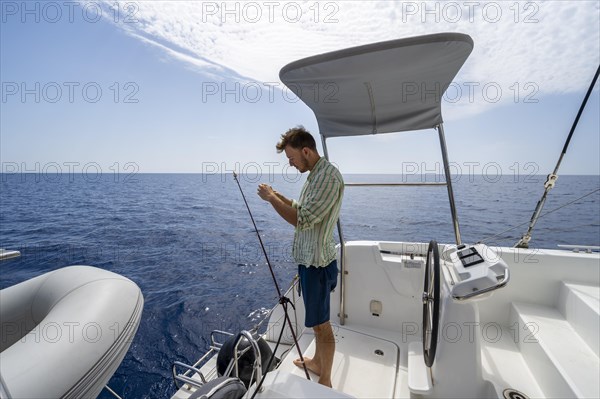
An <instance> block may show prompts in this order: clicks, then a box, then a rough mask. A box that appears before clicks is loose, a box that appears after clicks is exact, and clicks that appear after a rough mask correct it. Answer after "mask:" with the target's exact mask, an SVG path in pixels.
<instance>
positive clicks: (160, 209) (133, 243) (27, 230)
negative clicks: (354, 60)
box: [0, 174, 600, 398]
mask: <svg viewBox="0 0 600 399" xmlns="http://www.w3.org/2000/svg"><path fill="white" fill-rule="evenodd" d="M0 177H1V178H2V182H1V184H0V187H1V191H0V247H1V248H9V249H17V250H20V251H21V253H22V255H21V257H20V258H16V259H12V260H8V261H5V262H1V263H0V288H5V287H8V286H11V285H13V284H16V283H19V282H22V281H24V280H26V279H29V278H32V277H35V276H38V275H40V274H42V273H45V272H48V271H51V270H55V269H58V268H61V267H64V266H68V265H76V264H83V265H92V266H96V267H100V268H103V269H107V270H111V271H114V272H116V273H119V274H122V275H124V276H127V277H128V278H130V279H132V280H133V281H135V282H136V283H137V284H138V285H139V286H140V288H141V289H142V291H143V294H144V298H145V306H144V313H143V316H142V321H141V324H140V327H139V330H138V333H137V335H136V337H135V339H134V341H133V343H132V345H131V348H130V350H129V352H128V353H127V355H126V357H125V360H124V361H123V363H122V364H121V366H120V368H119V369H118V371H117V372H116V374H115V375H114V376H113V378H112V379H111V381H110V382H109V386H110V387H111V388H112V389H114V390H115V391H116V392H117V393H118V394H119V395H121V396H122V397H124V398H168V397H170V395H172V394H173V393H174V392H175V386H174V385H173V381H172V379H171V375H170V373H171V371H170V370H171V366H172V363H173V361H175V360H180V361H183V362H187V363H193V362H194V361H195V360H196V359H197V358H199V357H200V355H202V354H203V353H204V352H205V351H206V350H207V349H208V344H209V339H210V332H211V331H212V330H215V329H220V330H229V331H233V332H236V331H238V330H240V329H244V328H245V329H248V328H250V327H252V326H253V325H255V324H256V323H257V322H258V321H259V320H261V318H262V317H264V315H265V313H266V312H267V310H268V309H270V308H271V307H272V306H273V305H274V304H275V301H276V299H277V295H276V292H275V289H274V287H273V283H272V281H271V276H270V274H269V272H268V269H267V266H266V262H265V259H264V256H263V254H262V251H261V249H260V246H259V244H258V240H257V237H256V233H255V231H254V229H253V226H252V224H251V221H250V218H249V216H248V212H247V210H246V208H245V205H244V203H243V201H242V197H241V194H240V191H239V189H238V186H237V184H236V183H235V181H234V180H233V178H232V176H231V175H223V174H215V175H199V174H138V175H130V176H125V175H104V176H100V177H98V176H93V178H92V177H86V176H78V175H59V176H40V175H37V174H12V175H0ZM304 179H305V177H304V176H292V177H287V176H282V175H269V176H260V177H259V176H256V175H243V176H240V183H241V186H242V189H243V190H244V193H245V194H246V197H247V199H248V202H249V205H250V208H251V210H252V212H253V215H254V218H255V220H256V223H257V225H258V227H259V230H260V234H261V237H262V239H263V241H264V242H265V244H266V247H267V252H268V254H269V258H270V260H271V263H272V264H273V266H274V268H275V274H276V276H277V279H278V281H279V284H280V285H281V286H282V288H283V289H284V288H287V287H288V286H289V283H290V282H291V279H292V277H293V276H294V275H295V273H296V266H295V264H294V262H293V260H292V259H291V257H290V252H291V241H292V237H293V230H292V228H291V227H290V226H289V225H288V224H287V223H286V222H284V221H283V220H282V219H281V218H279V217H278V216H277V215H276V213H275V212H274V210H273V209H272V208H271V207H270V205H269V204H267V203H266V202H264V201H262V200H261V199H260V198H258V196H257V195H256V194H255V193H256V187H257V184H258V183H259V182H266V183H269V184H271V185H272V186H273V187H274V188H276V189H277V190H278V191H280V192H282V193H283V194H285V195H287V196H288V197H297V196H298V194H299V192H300V188H301V186H302V183H303V182H304ZM345 179H346V182H390V181H393V182H402V181H414V180H418V181H428V182H435V181H439V180H440V178H439V177H438V176H433V175H429V176H410V177H408V178H406V177H403V176H399V175H396V176H394V175H349V176H345ZM404 179H406V180H404ZM544 180H545V177H544V176H501V177H499V178H498V177H489V176H487V177H486V176H467V175H463V176H454V177H453V184H454V191H455V198H456V207H457V212H458V217H459V221H460V226H461V233H462V238H463V241H464V242H467V243H470V242H476V241H481V240H484V239H487V238H489V237H492V236H495V237H493V238H491V239H488V240H487V241H486V242H487V243H488V244H490V245H503V246H512V245H513V244H514V243H515V242H516V241H517V240H518V239H519V237H520V236H521V235H522V234H523V233H524V232H525V231H526V228H527V222H528V221H529V219H530V217H531V214H532V212H533V210H534V208H535V205H536V203H537V201H538V200H539V198H540V196H541V194H542V192H543V182H544ZM598 188H600V176H561V177H560V178H559V180H558V182H557V185H556V187H555V188H554V189H553V190H552V191H551V192H550V195H549V197H548V201H547V203H546V206H545V208H544V212H543V213H547V214H546V215H544V216H543V217H542V218H541V219H540V220H539V222H538V224H537V226H536V229H535V230H534V234H533V240H532V242H531V246H532V247H539V248H556V244H579V245H600V192H599V191H596V192H595V193H593V194H591V195H588V194H589V193H590V192H593V191H594V190H598ZM582 197H583V198H582ZM571 202H573V203H572V204H571V205H568V206H564V205H565V204H568V203H571ZM557 208H560V209H558V210H555V209H557ZM550 211H551V212H550ZM341 221H342V225H343V229H344V238H345V239H346V240H355V239H368V240H392V241H396V240H397V241H418V242H428V241H429V240H431V239H436V240H437V241H438V242H454V232H453V229H452V224H451V217H450V210H449V205H448V197H447V192H446V189H445V187H426V188H418V187H369V188H363V187H347V188H346V192H345V198H344V203H343V207H342V213H341ZM518 225H521V226H520V227H517V228H515V229H512V230H510V231H508V232H505V231H506V230H508V229H510V228H511V227H514V226H518ZM499 233H501V234H499ZM498 234H499V235H498ZM496 235H497V236H496ZM100 397H101V398H110V397H111V395H109V394H108V393H106V392H105V391H103V393H102V394H101V395H100Z"/></svg>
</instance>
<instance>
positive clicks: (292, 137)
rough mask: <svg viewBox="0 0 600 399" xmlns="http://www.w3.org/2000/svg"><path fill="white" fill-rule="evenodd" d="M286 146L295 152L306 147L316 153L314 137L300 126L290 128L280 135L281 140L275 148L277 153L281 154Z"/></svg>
mask: <svg viewBox="0 0 600 399" xmlns="http://www.w3.org/2000/svg"><path fill="white" fill-rule="evenodd" d="M287 146H290V147H292V148H295V149H297V150H301V149H302V148H304V147H308V148H310V149H311V150H313V151H317V143H315V139H314V137H313V136H312V135H311V134H310V133H309V132H308V130H306V129H305V128H304V126H302V125H300V126H296V127H294V128H291V129H290V130H288V131H287V132H285V133H284V134H282V135H281V140H280V141H279V143H277V145H276V146H275V148H277V152H278V153H280V152H283V150H284V149H285V147H287Z"/></svg>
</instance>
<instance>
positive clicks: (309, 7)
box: [0, 0, 600, 177]
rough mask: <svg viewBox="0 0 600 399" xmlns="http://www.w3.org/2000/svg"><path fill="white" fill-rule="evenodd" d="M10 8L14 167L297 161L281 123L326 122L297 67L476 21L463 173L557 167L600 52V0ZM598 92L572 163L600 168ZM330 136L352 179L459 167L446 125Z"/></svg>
mask: <svg viewBox="0 0 600 399" xmlns="http://www.w3.org/2000/svg"><path fill="white" fill-rule="evenodd" d="M0 5H1V9H0V11H1V21H0V80H1V84H2V87H1V102H0V107H1V109H0V116H1V118H0V158H1V163H2V172H4V173H23V172H31V173H39V174H42V175H43V174H56V173H103V174H111V173H115V172H117V171H118V172H120V173H144V172H148V173H159V172H165V173H228V172H229V171H231V170H236V171H238V172H242V173H244V172H245V173H254V174H256V173H260V174H264V175H265V177H266V176H267V175H269V174H275V173H289V169H288V168H287V160H286V159H285V156H284V155H283V154H278V153H277V152H276V151H275V143H276V142H277V140H278V139H279V136H280V134H281V133H283V132H285V131H286V130H287V129H289V128H290V127H294V126H296V125H304V126H305V127H306V128H307V129H308V130H309V131H311V132H313V133H314V134H315V136H318V134H319V131H318V126H317V123H316V119H315V117H314V115H313V114H312V111H311V110H310V109H309V108H308V107H306V106H305V105H304V104H303V103H302V102H301V101H299V100H298V98H296V97H295V96H294V95H293V94H292V93H291V92H290V91H289V90H288V89H286V88H285V87H284V85H283V84H282V83H281V82H280V80H279V77H278V71H279V70H280V69H281V68H282V67H283V66H284V65H286V64H288V63H290V62H292V61H295V60H297V59H300V58H303V57H308V56H312V55H316V54H320V53H324V52H328V51H334V50H339V49H343V48H347V47H352V46H357V45H363V44H369V43H375V42H379V41H385V40H392V39H399V38H405V37H411V36H417V35H424V34H431V33H439V32H461V33H465V34H468V35H470V36H471V37H472V38H473V41H474V43H475V46H474V50H473V52H472V54H471V56H470V57H469V59H468V60H467V61H466V63H465V65H464V66H463V68H462V69H461V71H460V72H459V74H458V75H457V77H456V78H455V80H454V83H453V85H452V86H451V89H449V91H448V93H447V94H446V96H445V97H444V100H443V105H442V111H443V116H444V122H445V123H444V125H445V133H446V141H447V145H448V153H449V159H450V161H451V164H452V172H453V173H462V174H475V175H478V174H484V175H485V174H488V175H489V174H493V175H499V174H502V175H515V176H517V175H518V176H527V175H531V174H542V175H545V174H548V173H550V172H552V170H553V169H554V166H555V164H556V161H557V159H558V156H559V155H560V152H561V150H562V147H563V143H564V141H565V139H566V137H567V134H568V132H569V129H570V128H571V124H572V122H573V119H574V118H575V115H576V114H577V111H578V109H579V106H580V104H581V101H582V100H583V97H584V95H585V93H586V90H587V89H588V86H589V84H590V82H591V80H592V77H593V75H594V73H595V71H596V68H597V67H598V64H599V63H600V22H599V21H600V2H599V1H585V0H582V1H527V2H517V1H502V2H500V1H492V2H483V1H447V2H422V1H369V2H361V1H320V2H318V1H291V2H283V1H247V2H239V1H228V2H222V1H217V2H215V1H193V2H192V1H123V2H119V1H114V0H111V1H107V2H104V1H70V2H63V1H4V0H2V1H0ZM598 87H599V85H598V83H597V84H596V86H595V89H594V91H593V93H592V96H591V97H590V100H589V103H588V107H587V108H586V110H585V111H584V113H583V115H582V117H581V120H580V123H579V126H578V129H577V131H576V132H575V135H574V137H573V140H572V142H571V146H570V147H569V151H568V152H567V155H566V156H565V158H564V160H563V162H562V164H561V170H560V173H562V174H594V175H598V174H600V138H599V136H600V133H599V132H600V121H599V112H598V110H599V109H600V100H599V97H600V95H599V88H598ZM317 142H318V143H319V148H320V140H319V138H318V137H317ZM327 145H328V150H329V156H330V158H331V160H332V161H334V162H335V163H336V164H337V165H338V166H339V168H340V170H341V171H342V173H344V174H351V173H405V174H419V173H434V172H438V173H441V172H442V166H441V165H442V164H441V153H440V149H439V141H438V137H437V132H435V131H434V130H431V131H419V132H404V133H397V134H385V135H377V136H364V137H355V138H332V139H329V140H328V141H327ZM321 153H322V152H321Z"/></svg>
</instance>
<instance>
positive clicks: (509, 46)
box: [106, 0, 600, 115]
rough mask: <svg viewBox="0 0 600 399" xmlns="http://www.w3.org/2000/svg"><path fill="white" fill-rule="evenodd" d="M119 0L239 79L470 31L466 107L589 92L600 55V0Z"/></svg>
mask: <svg viewBox="0 0 600 399" xmlns="http://www.w3.org/2000/svg"><path fill="white" fill-rule="evenodd" d="M106 4H107V7H114V4H115V3H114V2H113V1H112V0H110V1H107V3H106ZM118 4H119V5H120V7H125V6H126V5H127V7H129V8H128V9H127V10H123V11H127V13H128V15H129V16H130V17H131V18H130V20H129V23H123V21H119V23H116V25H117V26H119V27H120V28H122V29H124V30H125V31H126V32H127V33H128V34H130V35H133V36H135V37H137V38H139V39H140V40H143V41H145V42H147V43H151V44H153V45H156V46H159V47H160V48H161V49H163V50H164V51H165V54H167V55H168V56H170V57H173V58H176V59H179V60H181V61H183V62H185V63H187V64H188V65H191V66H193V67H194V68H197V69H198V70H200V71H202V72H203V73H205V74H211V75H214V76H218V77H220V78H222V79H223V78H233V79H239V80H241V81H252V80H256V81H260V82H278V80H279V79H278V71H279V69H280V68H281V67H282V66H283V65H285V64H287V63H289V62H291V61H294V60H296V59H299V58H302V57H306V56H310V55H315V54H319V53H323V52H327V51H332V50H338V49H341V48H346V47H350V46H355V45H361V44H367V43H373V42H378V41H383V40H391V39H397V38H402V37H410V36H415V35H421V34H430V33H437V32H462V33H467V34H469V35H470V36H471V37H472V38H473V40H474V42H475V49H474V51H473V54H472V55H471V58H470V59H469V61H467V64H466V65H465V66H464V68H463V70H462V71H461V73H460V75H459V77H458V79H457V83H458V85H459V86H458V87H459V88H460V89H461V91H462V93H460V95H461V98H460V101H458V102H457V103H455V104H453V103H450V104H448V105H449V106H450V107H453V108H455V109H456V111H457V113H458V114H462V115H464V114H466V113H473V112H482V111H484V110H486V109H489V108H490V107H493V106H497V105H499V104H504V103H507V102H510V101H515V97H516V96H518V97H519V101H524V100H525V99H526V97H527V96H529V98H530V99H531V100H536V99H537V98H540V96H543V95H547V94H556V93H566V92H573V91H582V90H584V89H585V88H586V87H587V85H588V84H589V81H590V79H591V75H592V74H593V72H594V71H595V68H596V67H597V65H598V63H599V60H600V44H599V43H600V29H599V24H598V20H599V19H600V2H598V1H577V2H568V1H530V2H501V1H495V2H471V1H464V2H461V1H457V2H454V1H452V2H443V1H436V2H421V1H402V2H400V1H398V2H394V1H378V2H376V1H369V2H358V1H348V2H345V1H337V2H336V1H323V2H317V1H291V2H283V1H256V2H254V1H250V2H241V1H227V2H221V1H219V2H212V1H201V2H196V1H194V2H192V1H172V2H171V1H142V2H139V1H138V2H127V3H118ZM113 22H114V21H113ZM486 85H487V86H486ZM484 87H486V90H487V91H485V92H484V91H483V88H484ZM455 89H456V88H455ZM498 89H499V90H500V91H501V95H500V96H499V97H498V93H497V91H498ZM469 91H472V93H469ZM449 94H450V93H449ZM456 94H457V93H456V92H454V93H452V95H456ZM470 94H472V98H470V97H469V96H470ZM466 105H468V107H466ZM463 109H468V110H469V111H463Z"/></svg>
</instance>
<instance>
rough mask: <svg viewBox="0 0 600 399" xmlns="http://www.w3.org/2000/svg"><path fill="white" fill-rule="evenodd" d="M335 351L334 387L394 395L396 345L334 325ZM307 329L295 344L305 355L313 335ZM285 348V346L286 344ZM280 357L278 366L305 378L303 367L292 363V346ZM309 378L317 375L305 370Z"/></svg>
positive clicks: (367, 395)
mask: <svg viewBox="0 0 600 399" xmlns="http://www.w3.org/2000/svg"><path fill="white" fill-rule="evenodd" d="M334 335H335V345H336V351H335V355H334V360H333V368H332V375H331V381H332V385H333V388H334V389H335V390H338V391H341V392H343V393H345V394H348V395H351V396H354V397H356V398H373V397H377V398H391V397H394V396H395V391H396V387H397V386H398V381H397V380H398V371H399V370H400V348H399V347H398V346H397V345H396V344H395V343H394V342H391V341H388V340H385V339H381V338H377V337H375V336H372V335H369V334H366V333H362V332H358V331H354V330H351V329H348V328H344V327H342V326H337V325H336V326H334ZM314 338H315V337H314V335H313V333H312V332H311V331H305V333H304V334H302V336H301V338H300V340H299V345H300V347H301V348H302V350H303V352H304V354H306V355H307V356H309V357H312V355H313V354H314V352H315V339H314ZM288 348H289V347H288ZM290 349H291V350H290V351H289V353H288V354H287V356H285V358H284V359H283V360H282V363H281V365H280V366H279V370H280V371H282V372H289V373H291V374H293V375H297V376H299V377H302V378H306V375H305V372H304V369H303V368H299V367H296V366H295V365H294V364H293V360H294V359H297V358H298V357H299V356H298V351H297V350H296V348H295V347H293V348H290ZM309 374H310V377H311V380H313V381H315V382H316V381H318V379H319V377H318V376H317V375H315V374H314V373H312V372H309Z"/></svg>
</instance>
